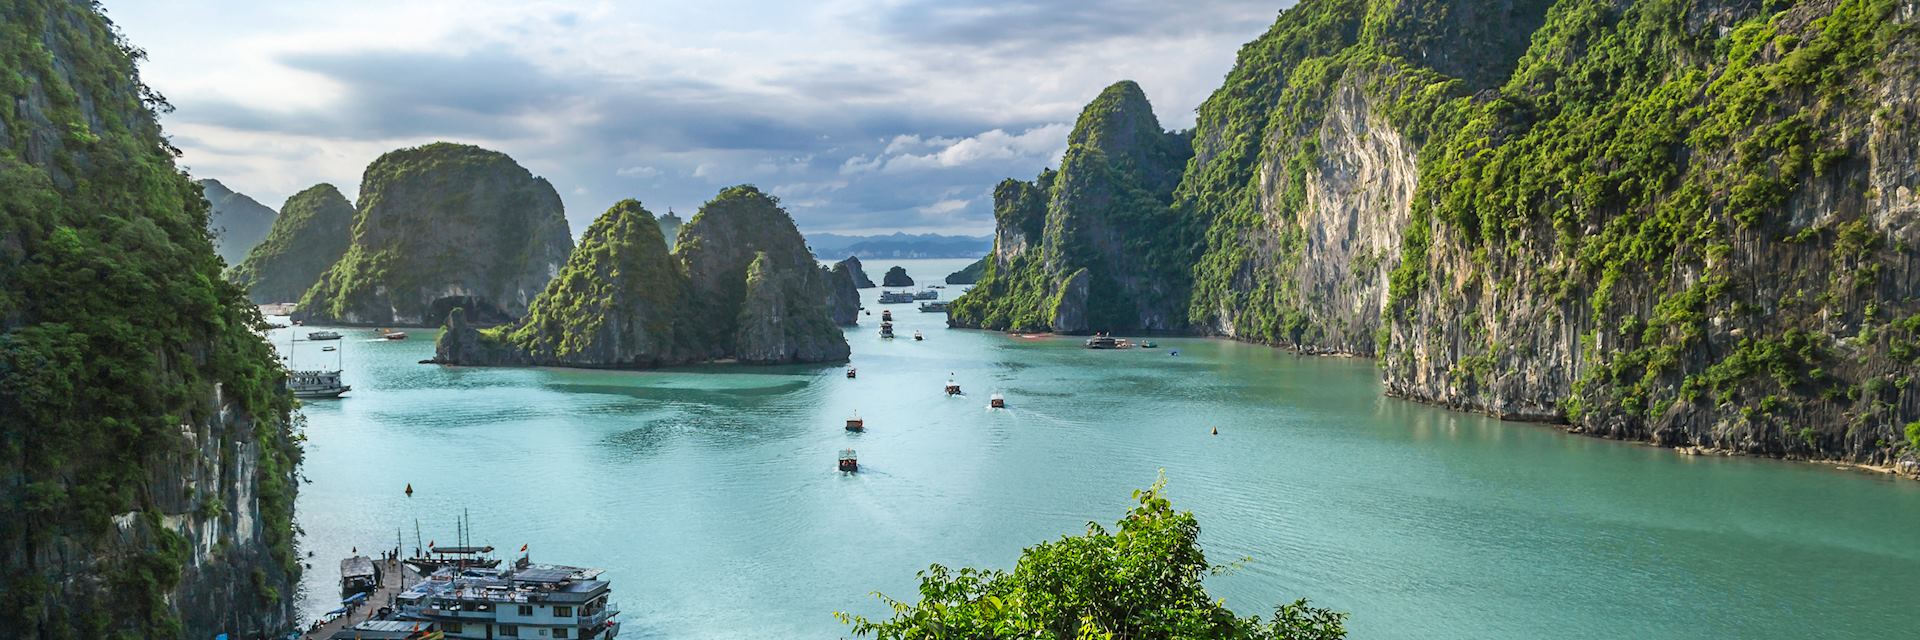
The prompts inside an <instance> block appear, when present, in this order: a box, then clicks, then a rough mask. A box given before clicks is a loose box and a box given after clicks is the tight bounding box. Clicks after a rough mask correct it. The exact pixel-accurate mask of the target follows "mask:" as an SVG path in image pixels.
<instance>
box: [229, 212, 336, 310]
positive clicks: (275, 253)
mask: <svg viewBox="0 0 1920 640" xmlns="http://www.w3.org/2000/svg"><path fill="white" fill-rule="evenodd" d="M352 234H353V204H352V203H350V202H347V198H346V196H342V195H340V190H339V189H335V188H334V187H333V185H330V184H317V185H314V186H311V187H308V188H307V189H306V190H305V191H301V192H300V193H296V194H294V195H293V197H291V198H287V203H286V204H284V205H281V207H280V217H279V218H276V219H274V221H273V230H272V231H270V232H268V233H267V237H266V239H265V240H263V241H261V242H260V244H258V245H255V246H254V248H253V251H251V252H249V253H247V258H246V260H244V261H242V262H241V263H240V264H238V265H236V266H234V267H233V268H232V269H230V270H228V271H227V279H229V280H232V281H233V283H234V284H237V285H240V288H241V289H243V290H245V291H246V292H247V296H248V297H249V298H251V299H252V300H253V301H254V302H257V303H262V304H265V303H269V302H293V301H296V300H299V299H300V296H301V295H302V294H304V293H306V291H307V289H310V288H312V287H313V284H314V283H315V282H318V281H319V280H320V275H321V274H324V273H326V272H327V269H328V268H330V267H332V266H333V264H334V263H335V262H339V261H340V256H342V255H345V254H346V252H347V244H348V242H349V238H351V236H352Z"/></svg>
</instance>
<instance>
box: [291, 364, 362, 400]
mask: <svg viewBox="0 0 1920 640" xmlns="http://www.w3.org/2000/svg"><path fill="white" fill-rule="evenodd" d="M287 390H288V391H292V392H293V397H295V398H338V397H340V395H341V394H344V393H346V392H348V391H352V390H353V387H352V386H351V385H345V384H340V372H339V371H289V372H287Z"/></svg>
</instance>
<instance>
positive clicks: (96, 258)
mask: <svg viewBox="0 0 1920 640" xmlns="http://www.w3.org/2000/svg"><path fill="white" fill-rule="evenodd" d="M141 57H142V53H141V52H140V50H139V49H137V48H134V47H132V46H131V45H129V44H126V43H125V42H123V41H122V40H120V39H119V37H118V36H117V34H116V33H115V31H114V30H113V29H112V27H111V26H110V24H109V23H108V22H107V21H106V19H105V18H104V17H102V16H101V15H100V14H99V13H98V11H97V10H95V9H94V8H92V7H91V6H90V5H88V4H87V3H79V2H61V1H52V0H13V1H9V2H0V407H5V410H0V478H4V480H0V555H4V556H5V557H6V558H8V561H7V563H6V570H5V571H0V628H4V629H6V633H7V634H8V635H17V636H19V637H47V638H173V637H186V636H191V637H210V636H211V635H212V634H213V633H214V632H215V630H214V628H213V626H214V623H213V622H214V621H213V618H215V617H219V618H220V619H221V620H223V621H225V622H226V623H227V624H226V625H224V626H225V627H226V628H224V629H222V630H234V631H246V632H257V633H265V632H272V631H276V629H273V628H272V627H273V626H277V625H283V624H287V623H289V622H290V620H288V617H289V616H290V615H291V604H290V602H291V600H290V598H291V595H292V593H291V591H290V590H289V587H290V585H291V584H292V579H293V576H295V575H297V573H298V570H299V569H298V566H297V564H296V563H295V560H294V555H293V496H294V486H293V484H292V478H293V467H294V465H295V464H296V462H297V460H298V458H299V451H298V449H297V447H296V446H295V445H294V443H293V436H292V434H291V433H290V425H289V411H290V409H291V405H292V400H291V398H290V397H289V396H288V395H287V394H286V393H285V392H284V391H283V390H282V387H281V384H282V381H283V379H284V372H283V371H282V370H281V368H280V367H279V365H278V364H277V362H276V360H275V357H274V355H273V353H272V351H271V350H270V348H269V347H268V346H267V345H266V344H265V343H263V342H262V341H261V339H260V338H259V336H258V335H256V334H255V333H254V331H255V330H257V329H260V328H262V325H261V320H260V317H259V314H258V313H257V312H255V311H254V309H253V307H252V306H251V305H249V304H248V303H247V300H246V298H245V296H244V295H243V293H242V292H241V291H240V289H239V288H237V287H235V286H233V285H231V284H228V283H227V282H226V280H224V279H222V278H221V277H220V271H221V269H222V268H223V266H224V265H223V263H222V261H221V259H220V257H219V256H218V255H216V254H215V253H214V248H213V243H212V240H211V238H210V237H209V233H208V229H207V222H208V216H209V213H208V205H207V203H206V201H205V200H203V199H202V195H201V189H200V187H199V186H198V185H196V184H194V183H193V181H192V180H191V179H189V177H188V176H187V175H185V174H184V173H182V172H181V171H180V170H179V169H178V168H177V167H176V166H175V165H174V157H173V154H172V153H171V150H170V149H169V147H168V146H167V144H166V141H165V138H164V137H163V136H162V135H161V132H160V128H159V126H158V124H157V123H156V122H155V117H154V110H155V109H165V108H166V105H165V103H164V102H163V101H162V100H161V99H160V97H159V96H158V95H156V94H154V93H153V92H152V91H151V90H149V89H148V88H147V87H146V86H144V85H142V84H141V83H140V80H139V76H138V73H137V71H136V67H135V63H136V61H137V60H139V59H140V58H141ZM235 469H245V470H248V471H247V475H242V476H237V477H236V476H234V475H232V474H233V470H235ZM222 470H225V471H222ZM209 474H211V475H209ZM196 487H197V488H199V489H201V490H202V491H204V492H205V493H202V494H201V495H198V496H195V495H192V494H193V493H194V491H195V488H196ZM249 491H250V492H251V493H248V492H249ZM207 506H210V507H211V508H205V507H207ZM242 516H245V517H247V518H251V519H253V521H254V525H253V528H252V532H251V533H252V536H251V537H242V534H245V533H247V532H245V531H241V530H240V529H238V527H237V525H236V519H237V518H240V517H242ZM203 533H205V534H207V535H208V536H209V538H211V539H216V540H218V541H219V542H220V544H219V545H217V546H216V547H215V548H214V549H212V550H203V549H200V548H199V547H198V540H199V539H198V537H197V536H200V535H202V534H203ZM235 625H240V626H243V627H244V628H242V629H233V626H235Z"/></svg>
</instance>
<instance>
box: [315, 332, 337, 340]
mask: <svg viewBox="0 0 1920 640" xmlns="http://www.w3.org/2000/svg"><path fill="white" fill-rule="evenodd" d="M307 339H308V340H339V339H340V332H338V331H309V332H307Z"/></svg>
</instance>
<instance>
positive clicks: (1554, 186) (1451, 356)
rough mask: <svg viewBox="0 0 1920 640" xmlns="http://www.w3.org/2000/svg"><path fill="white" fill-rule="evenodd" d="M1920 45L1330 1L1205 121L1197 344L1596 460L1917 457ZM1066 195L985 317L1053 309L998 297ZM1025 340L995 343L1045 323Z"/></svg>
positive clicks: (1705, 15) (1005, 224)
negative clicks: (1543, 439) (1530, 423)
mask: <svg viewBox="0 0 1920 640" xmlns="http://www.w3.org/2000/svg"><path fill="white" fill-rule="evenodd" d="M1917 21H1920V8H1917V7H1916V3H1915V2H1913V0H1803V1H1800V2H1774V3H1756V2H1749V1H1746V0H1651V1H1648V0H1641V1H1638V2H1626V1H1624V0H1560V1H1558V2H1524V1H1523V2H1452V3H1444V2H1435V1H1420V2H1408V1H1405V0H1401V1H1397V2H1387V1H1386V0H1304V1H1303V2H1301V3H1300V4H1299V5H1298V6H1296V7H1294V8H1292V9H1289V10H1287V11H1286V12H1284V13H1283V14H1282V15H1281V16H1280V18H1279V20H1278V21H1277V22H1276V23H1275V25H1274V26H1273V28H1272V29H1271V30H1269V31H1268V33H1267V34H1266V35H1264V36H1262V37H1261V38H1260V39H1259V40H1256V41H1254V42H1253V43H1250V44H1248V45H1247V46H1246V47H1244V48H1243V49H1242V50H1241V52H1240V59H1239V61H1238V63H1237V64H1236V66H1235V68H1234V70H1233V71H1232V72H1231V73H1230V74H1229V75H1228V77H1227V80H1226V83H1225V85H1224V86H1223V87H1222V88H1221V89H1220V90H1219V91H1218V92H1216V93H1215V94H1214V95H1213V97H1211V98H1210V99H1209V100H1208V101H1207V102H1206V103H1205V104H1203V105H1202V106H1201V108H1200V111H1199V117H1198V121H1197V126H1196V130H1195V132H1194V134H1193V146H1194V150H1195V153H1194V157H1193V160H1192V161H1191V162H1190V163H1188V165H1187V167H1186V172H1185V174H1184V176H1183V177H1182V178H1181V180H1180V184H1179V186H1178V188H1177V189H1175V198H1174V200H1173V205H1172V209H1173V210H1174V211H1175V212H1176V213H1177V214H1178V220H1177V223H1178V224H1177V225H1176V226H1177V227H1184V229H1186V230H1188V231H1182V230H1180V229H1175V228H1169V229H1165V230H1162V231H1161V232H1160V233H1161V234H1162V235H1164V236H1167V237H1169V238H1180V237H1183V236H1182V235H1181V234H1182V233H1197V237H1199V238H1201V240H1200V242H1199V243H1198V246H1199V250H1198V252H1197V255H1195V256H1194V257H1193V259H1192V260H1191V263H1190V266H1191V270H1190V275H1189V277H1190V282H1191V293H1190V294H1189V295H1187V296H1186V300H1185V301H1184V304H1185V314H1184V315H1185V317H1184V318H1181V320H1182V321H1183V322H1182V323H1181V324H1184V325H1186V326H1187V327H1188V328H1189V329H1190V330H1193V331H1195V332H1200V333H1215V334H1220V335H1227V336H1232V337H1235V338H1239V339H1244V340H1252V341H1259V342H1267V343H1272V344H1276V345H1281V346H1285V347H1289V348H1293V349H1299V350H1303V351H1311V352H1331V353H1351V354H1358V355H1371V356H1377V357H1378V358H1379V359H1380V365H1381V370H1382V373H1383V376H1384V378H1385V380H1386V383H1387V387H1388V389H1389V391H1390V392H1391V393H1394V394H1397V395H1402V396H1406V397H1411V398H1416V399H1421V400H1427V401H1432V402H1437V403H1441V404H1445V405H1448V406H1453V407H1458V408H1463V409H1474V410H1482V411H1487V412H1490V413H1494V414H1497V415H1502V416H1509V417H1516V418H1526V419H1537V420H1549V421H1562V422H1566V423H1568V424H1569V425H1570V428H1571V429H1573V430H1576V431H1584V432H1588V433H1596V434H1601V435H1606V436H1610V437H1619V438H1631V439H1643V440H1649V441H1653V442H1656V443H1660V444H1663V445H1670V446H1699V447H1704V448H1714V449H1726V450H1733V451H1741V452H1749V453H1757V454H1763V455H1776V456H1785V457H1794V458H1814V459H1837V460H1846V461H1853V462H1862V463H1879V464H1891V463H1895V462H1897V461H1899V460H1901V459H1902V458H1906V459H1909V460H1910V459H1911V454H1912V452H1913V451H1914V450H1916V449H1920V393H1917V392H1916V391H1915V390H1914V389H1913V385H1912V384H1910V383H1911V382H1912V376H1913V375H1914V373H1915V371H1916V370H1920V346H1917V345H1920V297H1916V296H1915V294H1914V292H1913V291H1912V289H1913V287H1914V286H1915V285H1914V283H1915V282H1920V278H1916V276H1920V274H1916V273H1915V272H1914V271H1915V267H1914V266H1913V265H1914V264H1915V260H1914V258H1915V257H1916V256H1915V252H1916V251H1917V249H1916V248H1915V247H1920V243H1917V241H1920V237H1916V234H1920V224H1916V222H1917V220H1916V216H1920V169H1916V164H1915V159H1916V158H1915V154H1916V151H1915V150H1916V149H1920V140H1917V139H1916V135H1917V134H1916V129H1917V128H1916V126H1915V125H1916V122H1920V119H1917V117H1920V105H1916V100H1920V98H1916V96H1920V93H1916V91H1915V88H1916V87H1920V64H1916V63H1920V35H1916V34H1920V31H1916V26H1915V23H1916V22H1917ZM1061 175H1062V176H1065V175H1066V167H1065V166H1063V169H1062V172H1061ZM1043 177H1044V176H1043ZM1056 182H1057V180H1056ZM1041 190H1048V189H1046V188H1045V187H1043V186H1041V185H1025V186H1024V187H1023V186H1022V185H1019V184H1013V185H1002V189H1001V192H1002V193H1000V194H997V195H1000V196H1001V197H999V198H996V200H997V205H998V207H997V209H998V211H997V213H998V215H999V218H1000V230H999V235H1000V239H1001V242H1000V245H999V246H998V247H996V253H995V256H996V260H995V261H994V263H993V264H990V265H989V268H988V269H989V273H988V279H986V280H984V281H983V283H982V284H981V286H980V287H976V289H975V290H974V292H970V293H969V294H968V296H966V297H963V298H962V299H961V302H960V303H957V304H956V308H964V309H970V310H971V309H979V310H986V311H989V312H991V311H995V310H999V309H1003V308H1009V307H1012V308H1018V309H1023V310H1030V307H1021V306H1020V305H1017V304H1013V303H1011V302H1009V301H1011V300H1020V299H1022V298H1023V297H1025V298H1032V299H1040V300H1044V299H1045V298H1044V296H1045V295H1046V294H1048V293H1050V292H1051V291H1052V290H1050V289H1046V288H1044V287H1038V286H1034V285H1032V284H1030V282H1031V281H1030V280H1019V281H1015V282H1012V283H1007V282H1005V281H1003V280H1002V281H999V282H998V283H996V278H995V276H996V273H995V271H996V270H998V269H1000V268H1002V267H1004V266H1005V265H1007V264H1009V263H1012V264H1018V260H1017V258H1018V256H1021V255H1024V253H1023V252H1025V251H1031V243H1032V242H1034V241H1033V240H1032V238H1034V237H1035V236H1034V235H1033V234H1034V233H1035V232H1036V231H1039V229H1037V228H1036V226H1037V225H1034V224H1033V223H1032V222H1031V217H1032V216H1034V215H1036V214H1035V213H1034V212H1035V206H1034V204H1033V202H1032V201H1033V200H1034V199H1035V194H1034V193H1033V192H1034V191H1041ZM1051 190H1053V191H1057V190H1058V189H1057V187H1054V188H1053V189H1051ZM1050 204H1051V203H1050ZM1023 225H1025V226H1023ZM1192 230H1197V232H1196V231H1192ZM1045 231H1046V232H1049V233H1050V232H1051V229H1050V228H1049V229H1046V230H1045ZM1185 237H1192V236H1185ZM1128 241H1133V242H1141V243H1147V242H1150V239H1148V238H1144V237H1132V238H1128ZM1153 246H1156V247H1158V248H1159V249H1162V250H1165V251H1169V252H1172V253H1176V254H1177V253H1178V252H1179V251H1180V247H1179V245H1178V244H1177V243H1173V242H1168V243H1164V244H1159V245H1153ZM1043 248H1044V246H1043ZM1086 248H1088V249H1091V248H1097V245H1092V244H1089V245H1088V246H1087V247H1086ZM1023 287H1024V288H1023ZM976 295H977V296H979V298H978V299H974V298H975V296H976ZM1134 302H1135V303H1136V304H1141V301H1139V300H1135V301H1134ZM1142 307H1143V308H1144V307H1145V305H1142ZM1008 315H1014V317H1019V318H1021V319H1024V320H1026V321H1027V322H1007V323H996V322H984V321H977V322H975V324H980V325H983V326H1000V325H1001V324H1004V325H1006V326H1028V327H1030V326H1033V325H1034V324H1037V323H1036V322H1034V320H1036V319H1037V318H1036V316H1037V315H1039V314H1031V313H1030V312H1029V314H1027V315H1016V314H1008ZM972 317H987V318H992V317H995V316H993V315H992V314H991V313H987V314H977V315H975V316H972ZM1002 317H1005V316H1002ZM1157 319H1158V316H1155V315H1153V314H1151V313H1141V314H1140V315H1139V316H1138V317H1137V318H1136V322H1137V324H1139V325H1142V326H1151V325H1152V323H1153V321H1154V320H1157Z"/></svg>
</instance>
